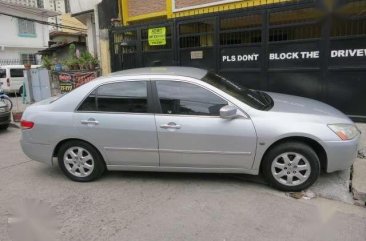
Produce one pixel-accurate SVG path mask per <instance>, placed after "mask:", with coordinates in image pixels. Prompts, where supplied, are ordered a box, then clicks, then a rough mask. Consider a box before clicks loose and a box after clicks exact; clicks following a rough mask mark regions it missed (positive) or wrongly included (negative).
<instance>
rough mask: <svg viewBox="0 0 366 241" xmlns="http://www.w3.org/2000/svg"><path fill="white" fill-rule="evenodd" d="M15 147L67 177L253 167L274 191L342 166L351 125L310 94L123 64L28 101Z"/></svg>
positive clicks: (354, 139)
mask: <svg viewBox="0 0 366 241" xmlns="http://www.w3.org/2000/svg"><path fill="white" fill-rule="evenodd" d="M21 127H22V138H21V146H22V149H23V151H24V153H25V154H26V155H27V156H28V157H29V158H30V159H33V160H36V161H41V162H44V163H48V164H51V165H52V164H53V161H52V160H53V158H57V160H58V164H59V166H60V168H61V170H62V171H63V173H64V174H65V175H66V176H67V177H68V178H70V179H71V180H74V181H80V182H86V181H92V180H95V179H97V178H99V177H100V176H101V175H102V174H103V173H104V171H105V170H106V169H107V170H112V171H117V170H124V171H160V172H199V173H206V172H208V173H246V174H253V175H258V174H260V173H262V174H263V175H264V177H265V178H266V180H267V181H268V183H269V184H270V185H271V186H273V187H274V188H277V189H280V190H283V191H299V190H303V189H306V188H308V187H309V186H311V185H312V184H313V183H314V182H315V181H316V180H317V178H318V177H319V175H320V173H321V171H324V172H328V173H329V172H334V171H338V170H344V169H347V168H349V167H350V166H351V165H352V163H353V161H354V159H355V158H356V155H357V150H358V145H359V141H360V131H359V130H358V128H357V127H356V125H355V124H354V123H353V122H352V121H351V120H350V119H349V118H348V117H347V116H346V115H344V114H343V113H341V112H340V111H338V110H337V109H335V108H333V107H331V106H329V105H327V104H324V103H321V102H319V101H316V100H312V99H307V98H302V97H296V96H290V95H285V94H279V93H270V92H263V91H257V90H251V89H247V88H245V87H243V86H241V85H240V84H238V83H236V82H233V81H230V80H228V79H226V78H224V77H222V76H220V75H217V74H215V73H213V72H210V71H207V70H202V69H197V68H190V67H154V68H140V69H132V70H125V71H122V72H117V73H114V74H111V75H109V76H106V77H100V78H98V79H96V80H94V81H91V82H89V83H87V84H85V85H83V86H81V87H79V88H76V89H75V90H73V91H71V92H69V93H67V94H66V95H64V96H62V97H60V98H54V99H50V100H44V101H41V102H39V103H36V104H34V105H31V106H29V107H28V108H27V109H26V110H25V112H24V114H23V119H22V121H21Z"/></svg>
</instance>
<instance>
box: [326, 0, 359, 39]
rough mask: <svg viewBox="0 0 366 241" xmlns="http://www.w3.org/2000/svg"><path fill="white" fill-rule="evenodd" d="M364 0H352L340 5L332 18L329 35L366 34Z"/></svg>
mask: <svg viewBox="0 0 366 241" xmlns="http://www.w3.org/2000/svg"><path fill="white" fill-rule="evenodd" d="M365 9H366V1H354V0H353V1H352V0H348V3H347V4H345V5H344V6H342V8H341V9H340V10H339V11H338V12H337V14H336V15H334V16H333V18H332V27H331V36H332V37H346V36H361V35H363V36H364V35H366V11H365Z"/></svg>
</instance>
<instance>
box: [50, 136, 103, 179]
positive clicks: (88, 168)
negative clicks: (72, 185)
mask: <svg viewBox="0 0 366 241" xmlns="http://www.w3.org/2000/svg"><path fill="white" fill-rule="evenodd" d="M79 153H81V154H80V155H79ZM80 157H81V158H80ZM82 157H84V158H82ZM57 158H58V164H59V166H60V168H61V170H62V171H63V173H64V174H65V175H66V176H67V177H68V178H70V179H71V180H73V181H77V182H90V181H93V180H96V179H97V178H99V177H100V176H102V174H103V173H104V171H105V169H106V168H105V162H104V160H103V157H102V156H101V155H100V154H99V152H98V151H97V150H96V149H95V148H94V147H93V146H92V145H90V144H88V143H86V142H83V141H78V140H73V141H68V142H66V143H64V144H63V145H62V146H61V147H60V149H59V151H58V154H57Z"/></svg>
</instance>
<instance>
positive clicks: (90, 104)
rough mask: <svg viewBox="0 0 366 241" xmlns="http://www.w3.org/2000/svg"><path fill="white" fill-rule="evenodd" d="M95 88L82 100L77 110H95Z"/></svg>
mask: <svg viewBox="0 0 366 241" xmlns="http://www.w3.org/2000/svg"><path fill="white" fill-rule="evenodd" d="M96 92H97V91H96V90H94V91H93V92H91V93H90V94H89V96H88V97H86V99H85V100H84V102H83V103H82V104H81V105H80V107H79V109H78V111H86V112H88V111H91V112H92V111H97V102H96V97H97V95H96Z"/></svg>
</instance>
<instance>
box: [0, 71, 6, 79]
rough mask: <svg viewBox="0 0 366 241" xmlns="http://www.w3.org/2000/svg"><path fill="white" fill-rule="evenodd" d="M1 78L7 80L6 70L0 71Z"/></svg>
mask: <svg viewBox="0 0 366 241" xmlns="http://www.w3.org/2000/svg"><path fill="white" fill-rule="evenodd" d="M0 78H6V69H0Z"/></svg>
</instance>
